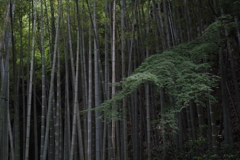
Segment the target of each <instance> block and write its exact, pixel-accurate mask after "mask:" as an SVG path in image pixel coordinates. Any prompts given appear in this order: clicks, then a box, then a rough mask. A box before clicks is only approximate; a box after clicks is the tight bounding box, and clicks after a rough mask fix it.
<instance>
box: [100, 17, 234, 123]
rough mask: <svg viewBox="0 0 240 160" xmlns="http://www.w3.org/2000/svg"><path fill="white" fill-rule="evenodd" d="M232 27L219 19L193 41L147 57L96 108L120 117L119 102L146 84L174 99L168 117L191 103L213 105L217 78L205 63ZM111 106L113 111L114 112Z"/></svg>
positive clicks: (223, 18)
mask: <svg viewBox="0 0 240 160" xmlns="http://www.w3.org/2000/svg"><path fill="white" fill-rule="evenodd" d="M232 25H233V24H232V23H231V22H230V21H229V16H225V17H221V18H219V20H218V21H217V22H214V23H212V24H211V25H210V26H209V27H208V28H207V29H206V30H205V32H204V34H203V36H201V37H199V38H197V39H196V40H193V41H191V42H189V43H185V44H180V45H178V46H176V47H174V48H172V49H171V50H167V51H164V52H163V53H161V54H155V55H152V56H150V57H148V58H147V59H146V60H145V61H144V62H143V63H142V64H141V65H140V66H139V67H138V68H137V69H136V70H135V71H134V72H133V74H132V75H131V76H129V77H127V78H126V79H124V80H123V81H121V82H119V83H117V84H115V85H119V86H122V90H121V91H119V92H118V93H116V94H115V95H114V96H113V97H112V99H110V100H107V101H105V102H104V103H102V104H101V105H100V106H99V107H98V109H100V110H101V111H103V112H104V116H106V117H108V118H110V119H112V118H117V117H119V116H118V115H119V112H117V111H121V107H120V105H119V104H120V103H119V102H121V101H120V100H122V99H123V98H125V97H126V96H128V95H129V94H131V93H132V92H133V91H136V90H137V89H138V88H139V87H140V86H141V85H142V84H145V83H146V82H150V83H152V84H153V85H155V86H156V87H155V88H156V91H159V88H160V87H162V88H164V90H165V93H166V94H167V95H169V96H171V97H173V99H174V102H173V104H172V105H174V107H172V108H171V109H169V110H168V112H167V113H168V114H169V115H170V114H172V113H176V112H178V111H180V110H181V109H182V108H183V107H185V106H186V105H188V104H189V101H190V100H193V101H194V102H195V103H198V104H202V105H204V103H205V102H206V100H207V99H210V100H211V102H212V103H214V102H215V98H214V97H213V96H212V95H211V91H212V88H213V87H216V82H217V81H218V79H219V78H218V77H217V76H215V75H211V74H210V73H207V72H206V71H207V68H209V67H210V63H206V62H205V61H206V60H208V59H211V56H213V57H214V56H217V55H218V49H219V46H221V45H222V43H223V42H224V41H225V40H226V39H225V37H224V36H223V35H224V34H221V32H222V31H223V29H224V28H228V29H231V27H227V26H232ZM210 55H211V56H210ZM112 106H114V108H115V110H114V112H113V110H112V109H111V108H112ZM172 115H173V114H172ZM162 116H163V115H162ZM172 117H173V116H172Z"/></svg>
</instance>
